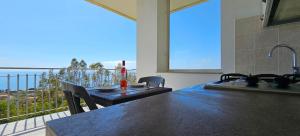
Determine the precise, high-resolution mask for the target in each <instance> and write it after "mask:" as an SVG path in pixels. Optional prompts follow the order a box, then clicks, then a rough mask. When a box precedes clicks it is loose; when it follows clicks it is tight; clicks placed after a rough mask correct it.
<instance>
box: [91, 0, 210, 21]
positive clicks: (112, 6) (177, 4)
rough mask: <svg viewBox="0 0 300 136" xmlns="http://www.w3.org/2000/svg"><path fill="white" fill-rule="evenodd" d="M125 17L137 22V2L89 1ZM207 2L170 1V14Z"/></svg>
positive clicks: (135, 0) (194, 0)
mask: <svg viewBox="0 0 300 136" xmlns="http://www.w3.org/2000/svg"><path fill="white" fill-rule="evenodd" d="M87 1H88V2H91V3H93V4H95V5H98V6H100V7H103V8H105V9H108V10H110V11H112V12H115V13H117V14H119V15H122V16H124V17H127V18H130V19H133V20H136V18H137V13H136V9H137V0H87ZM205 1H207V0H170V12H175V11H178V10H181V9H183V8H186V7H190V6H193V5H196V4H199V3H201V2H205Z"/></svg>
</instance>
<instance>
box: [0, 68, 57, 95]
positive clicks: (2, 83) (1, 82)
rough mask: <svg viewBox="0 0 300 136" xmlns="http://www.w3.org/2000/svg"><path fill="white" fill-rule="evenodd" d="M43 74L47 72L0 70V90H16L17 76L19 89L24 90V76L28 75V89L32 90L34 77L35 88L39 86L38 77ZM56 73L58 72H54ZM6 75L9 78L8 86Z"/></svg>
mask: <svg viewBox="0 0 300 136" xmlns="http://www.w3.org/2000/svg"><path fill="white" fill-rule="evenodd" d="M43 72H46V73H48V72H49V70H0V90H1V91H3V90H6V89H8V88H10V90H11V91H16V90H17V75H18V74H19V77H20V78H19V89H20V90H25V89H26V75H28V88H29V89H30V88H34V82H35V81H34V79H35V78H34V77H35V75H36V86H37V87H38V86H39V81H40V76H41V75H42V73H43ZM54 73H58V71H54ZM8 75H9V76H10V79H9V84H8Z"/></svg>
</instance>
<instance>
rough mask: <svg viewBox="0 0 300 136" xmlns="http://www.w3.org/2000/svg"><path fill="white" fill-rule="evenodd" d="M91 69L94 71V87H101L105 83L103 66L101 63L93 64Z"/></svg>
mask: <svg viewBox="0 0 300 136" xmlns="http://www.w3.org/2000/svg"><path fill="white" fill-rule="evenodd" d="M89 67H90V69H91V70H93V71H94V72H93V75H92V81H93V86H101V85H102V82H103V70H104V68H103V64H101V63H100V62H98V63H93V64H91V65H90V66H89Z"/></svg>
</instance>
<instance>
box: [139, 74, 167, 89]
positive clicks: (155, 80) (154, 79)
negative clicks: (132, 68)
mask: <svg viewBox="0 0 300 136" xmlns="http://www.w3.org/2000/svg"><path fill="white" fill-rule="evenodd" d="M144 82H146V85H147V86H148V87H159V86H160V85H161V86H162V87H164V86H165V79H164V78H163V77H159V76H149V77H142V78H140V79H139V81H138V83H144Z"/></svg>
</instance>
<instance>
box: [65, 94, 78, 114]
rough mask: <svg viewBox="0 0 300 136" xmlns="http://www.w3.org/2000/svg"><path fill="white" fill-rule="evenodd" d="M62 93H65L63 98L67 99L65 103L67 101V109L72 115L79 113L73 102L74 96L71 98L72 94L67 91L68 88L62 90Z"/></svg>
mask: <svg viewBox="0 0 300 136" xmlns="http://www.w3.org/2000/svg"><path fill="white" fill-rule="evenodd" d="M64 94H65V98H66V100H67V103H68V107H69V110H70V112H71V114H72V115H74V114H76V113H79V112H78V111H77V109H76V107H75V103H74V100H73V99H74V98H73V95H72V92H71V91H68V90H64Z"/></svg>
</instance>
